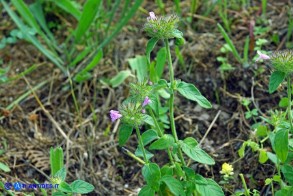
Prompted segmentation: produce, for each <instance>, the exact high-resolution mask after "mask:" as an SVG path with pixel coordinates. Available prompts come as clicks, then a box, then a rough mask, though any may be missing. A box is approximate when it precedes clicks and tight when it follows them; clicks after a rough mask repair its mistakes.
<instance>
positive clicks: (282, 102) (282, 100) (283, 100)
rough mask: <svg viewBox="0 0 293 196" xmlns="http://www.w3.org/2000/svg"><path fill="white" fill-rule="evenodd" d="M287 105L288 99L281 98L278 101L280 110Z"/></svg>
mask: <svg viewBox="0 0 293 196" xmlns="http://www.w3.org/2000/svg"><path fill="white" fill-rule="evenodd" d="M288 105H289V100H288V97H282V98H281V100H280V101H279V107H281V108H286V107H288Z"/></svg>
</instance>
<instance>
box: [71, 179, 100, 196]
mask: <svg viewBox="0 0 293 196" xmlns="http://www.w3.org/2000/svg"><path fill="white" fill-rule="evenodd" d="M70 187H71V189H72V192H73V193H79V194H87V193H89V192H92V191H93V190H94V189H95V187H94V186H93V185H92V184H90V183H88V182H85V181H83V180H75V181H74V182H72V183H71V184H70Z"/></svg>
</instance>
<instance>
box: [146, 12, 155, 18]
mask: <svg viewBox="0 0 293 196" xmlns="http://www.w3.org/2000/svg"><path fill="white" fill-rule="evenodd" d="M149 14H150V17H147V20H157V17H156V15H155V13H154V12H150V13H149Z"/></svg>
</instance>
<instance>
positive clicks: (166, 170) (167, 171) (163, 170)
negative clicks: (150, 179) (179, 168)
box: [161, 165, 173, 176]
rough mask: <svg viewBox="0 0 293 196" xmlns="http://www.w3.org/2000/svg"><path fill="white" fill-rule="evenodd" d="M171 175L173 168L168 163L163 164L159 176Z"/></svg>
mask: <svg viewBox="0 0 293 196" xmlns="http://www.w3.org/2000/svg"><path fill="white" fill-rule="evenodd" d="M167 175H169V176H173V168H171V167H170V166H168V165H164V166H163V167H162V168H161V176H167Z"/></svg>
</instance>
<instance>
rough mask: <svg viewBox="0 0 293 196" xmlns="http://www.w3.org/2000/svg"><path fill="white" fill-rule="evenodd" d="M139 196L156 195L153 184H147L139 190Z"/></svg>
mask: <svg viewBox="0 0 293 196" xmlns="http://www.w3.org/2000/svg"><path fill="white" fill-rule="evenodd" d="M138 196H155V190H154V189H152V187H151V186H149V185H146V186H144V187H142V189H141V190H140V191H139V193H138Z"/></svg>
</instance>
